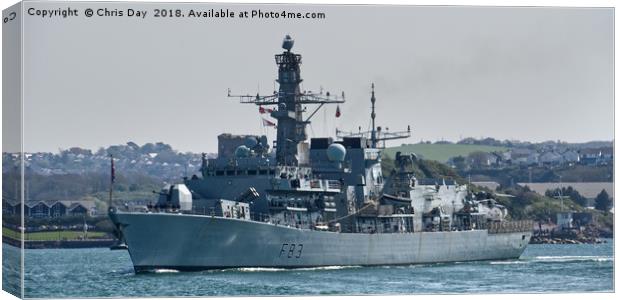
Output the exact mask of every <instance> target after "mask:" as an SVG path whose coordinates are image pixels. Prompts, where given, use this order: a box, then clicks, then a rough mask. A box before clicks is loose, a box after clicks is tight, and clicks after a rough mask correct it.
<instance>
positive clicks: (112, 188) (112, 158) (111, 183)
mask: <svg viewBox="0 0 620 300" xmlns="http://www.w3.org/2000/svg"><path fill="white" fill-rule="evenodd" d="M114 177H115V174H114V157H112V154H110V199H108V209H111V208H112V191H113V190H114Z"/></svg>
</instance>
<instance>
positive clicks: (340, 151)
mask: <svg viewBox="0 0 620 300" xmlns="http://www.w3.org/2000/svg"><path fill="white" fill-rule="evenodd" d="M346 155H347V149H346V148H344V146H343V145H340V144H336V143H334V144H331V145H329V147H327V159H329V160H330V161H337V162H342V161H344V157H345V156H346Z"/></svg>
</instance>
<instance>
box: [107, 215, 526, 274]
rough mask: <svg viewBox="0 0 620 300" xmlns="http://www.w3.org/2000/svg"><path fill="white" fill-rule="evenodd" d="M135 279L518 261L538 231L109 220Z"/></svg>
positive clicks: (212, 219) (195, 218) (179, 218)
mask: <svg viewBox="0 0 620 300" xmlns="http://www.w3.org/2000/svg"><path fill="white" fill-rule="evenodd" d="M110 217H111V218H112V221H113V222H114V223H115V225H116V226H117V227H119V228H120V230H121V232H122V234H123V237H124V240H125V242H126V243H127V247H128V251H129V255H130V257H131V260H132V263H133V266H134V271H135V272H136V273H141V272H148V271H153V270H158V269H172V270H179V271H200V270H209V269H228V268H309V267H323V266H378V265H411V264H425V263H445V262H464V261H477V260H506V259H518V258H519V257H520V256H521V254H522V253H523V251H524V250H525V247H526V246H527V244H528V242H529V240H530V237H531V231H530V232H528V231H526V232H510V233H493V234H490V233H488V232H487V230H468V231H444V232H415V233H379V234H366V233H337V232H327V231H316V230H305V229H297V228H292V227H287V226H282V225H273V224H269V223H263V222H255V221H248V220H241V219H232V218H223V217H217V216H204V215H187V214H173V213H142V212H139V213H138V212H116V213H113V214H111V215H110Z"/></svg>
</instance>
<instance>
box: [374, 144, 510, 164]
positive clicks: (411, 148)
mask: <svg viewBox="0 0 620 300" xmlns="http://www.w3.org/2000/svg"><path fill="white" fill-rule="evenodd" d="M506 150H508V148H507V147H499V146H486V145H462V144H409V145H402V146H399V147H391V148H386V149H385V150H384V151H383V153H384V154H385V155H387V156H389V157H391V158H394V156H395V155H396V152H398V151H400V152H402V153H415V154H418V155H421V156H422V157H423V158H424V159H428V160H436V161H439V162H446V161H448V159H449V158H451V157H455V156H459V155H461V156H467V155H469V154H470V153H472V152H475V151H483V152H493V151H506Z"/></svg>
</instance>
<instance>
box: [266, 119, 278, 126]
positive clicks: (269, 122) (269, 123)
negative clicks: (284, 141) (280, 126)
mask: <svg viewBox="0 0 620 300" xmlns="http://www.w3.org/2000/svg"><path fill="white" fill-rule="evenodd" d="M263 126H272V127H276V123H274V122H271V121H269V120H266V119H263Z"/></svg>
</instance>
